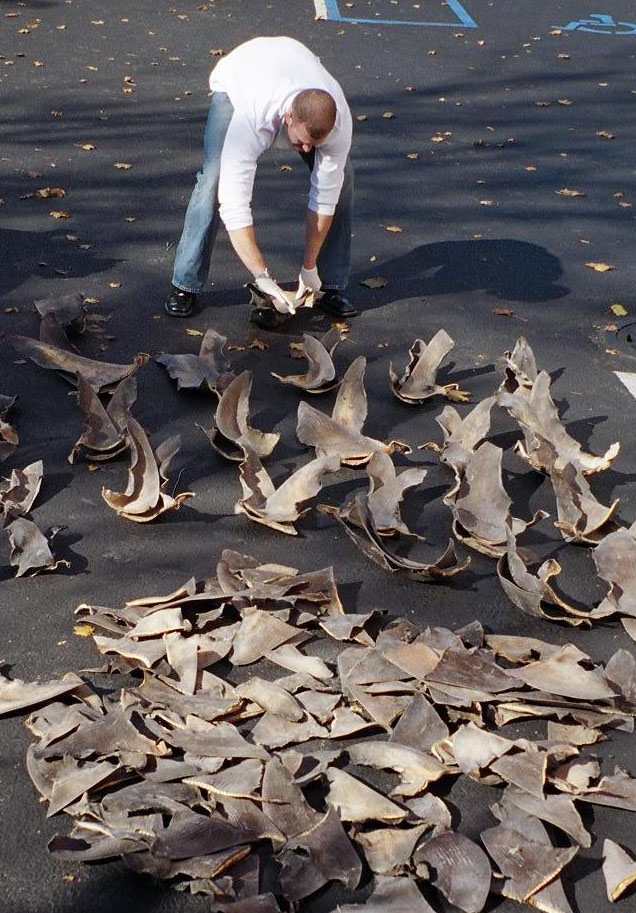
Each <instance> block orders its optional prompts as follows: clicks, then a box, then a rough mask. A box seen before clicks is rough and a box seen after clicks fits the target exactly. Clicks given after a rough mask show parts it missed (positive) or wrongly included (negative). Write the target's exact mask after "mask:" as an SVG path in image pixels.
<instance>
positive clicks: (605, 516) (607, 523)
mask: <svg viewBox="0 0 636 913" xmlns="http://www.w3.org/2000/svg"><path fill="white" fill-rule="evenodd" d="M550 481H551V482H552V487H553V489H554V494H555V497H556V502H557V514H558V517H559V519H558V520H557V521H555V524H554V525H555V526H556V527H557V529H560V530H561V533H562V535H563V538H564V539H565V541H566V542H584V543H587V544H589V545H596V544H597V543H599V542H600V541H601V539H603V537H604V536H606V535H607V534H608V533H612V532H615V531H616V529H617V528H618V527H617V524H616V523H615V522H614V521H613V520H612V517H613V516H614V514H615V513H616V509H617V507H618V505H619V499H618V498H616V500H615V501H613V502H612V504H611V505H610V506H609V507H605V505H603V504H601V503H600V501H597V499H596V498H595V497H594V495H593V494H592V490H591V488H590V485H589V482H588V481H587V479H586V478H585V476H584V474H583V472H582V471H581V470H580V469H577V467H576V466H575V465H574V464H573V463H566V464H565V465H559V464H558V463H555V464H554V465H553V466H552V469H551V471H550Z"/></svg>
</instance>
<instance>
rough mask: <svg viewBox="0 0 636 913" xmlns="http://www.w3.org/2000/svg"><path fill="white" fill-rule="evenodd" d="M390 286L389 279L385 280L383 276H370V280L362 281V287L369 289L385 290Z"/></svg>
mask: <svg viewBox="0 0 636 913" xmlns="http://www.w3.org/2000/svg"><path fill="white" fill-rule="evenodd" d="M388 284H389V280H388V279H383V278H382V276H370V277H369V278H368V279H361V280H360V285H365V286H366V287H367V288H385V286H387V285H388Z"/></svg>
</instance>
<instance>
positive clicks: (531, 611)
mask: <svg viewBox="0 0 636 913" xmlns="http://www.w3.org/2000/svg"><path fill="white" fill-rule="evenodd" d="M506 527H507V529H506V536H507V540H506V541H507V547H506V552H505V553H504V554H503V555H502V556H501V557H500V558H499V561H498V562H497V576H498V577H499V582H500V583H501V586H502V588H503V590H504V592H505V593H506V595H507V596H508V598H509V599H510V600H511V602H513V603H514V605H516V606H517V608H519V609H521V611H522V612H525V613H526V615H534V616H535V617H537V618H545V619H546V620H548V621H564V622H566V624H569V625H586V624H591V622H592V621H593V620H594V619H596V618H605V617H607V616H608V615H612V614H613V613H614V611H615V609H613V608H611V607H605V608H603V607H602V606H599V607H598V608H597V609H592V610H590V611H583V610H581V609H577V608H576V607H575V606H573V605H571V604H570V603H569V602H566V601H565V600H564V599H562V598H561V597H560V596H559V594H558V593H557V592H556V590H555V589H554V587H553V586H552V584H551V583H550V581H551V579H552V578H553V577H556V576H558V574H560V573H561V565H560V564H559V562H558V561H556V560H555V559H554V558H548V559H547V560H546V561H544V562H543V563H542V564H540V565H539V562H538V560H536V559H535V558H534V556H532V555H531V554H530V553H529V551H528V550H527V549H523V550H520V549H517V541H516V537H515V535H514V533H513V532H512V529H511V522H510V518H508V520H507V521H506ZM634 545H635V546H636V542H635V543H634ZM533 565H539V566H538V567H536V570H535V569H534V568H533V570H532V571H531V570H530V567H531V566H533Z"/></svg>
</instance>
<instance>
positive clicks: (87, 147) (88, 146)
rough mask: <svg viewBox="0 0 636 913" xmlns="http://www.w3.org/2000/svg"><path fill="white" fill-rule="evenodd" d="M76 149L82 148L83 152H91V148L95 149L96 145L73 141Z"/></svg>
mask: <svg viewBox="0 0 636 913" xmlns="http://www.w3.org/2000/svg"><path fill="white" fill-rule="evenodd" d="M75 145H76V146H77V148H78V149H83V150H84V152H92V151H93V149H96V148H97V146H93V144H92V143H75Z"/></svg>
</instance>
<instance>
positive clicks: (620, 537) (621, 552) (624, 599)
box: [592, 524, 636, 618]
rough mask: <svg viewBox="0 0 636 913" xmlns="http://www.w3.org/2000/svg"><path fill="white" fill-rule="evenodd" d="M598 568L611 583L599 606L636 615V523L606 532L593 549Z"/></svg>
mask: <svg viewBox="0 0 636 913" xmlns="http://www.w3.org/2000/svg"><path fill="white" fill-rule="evenodd" d="M592 557H593V558H594V564H595V565H596V572H597V574H598V575H599V577H601V578H602V579H603V580H605V581H606V582H607V583H609V585H610V589H609V592H608V594H607V596H606V597H605V599H603V601H602V602H601V604H600V605H599V610H606V611H607V613H608V614H610V613H611V612H620V613H621V614H623V615H630V616H632V618H636V524H632V526H630V527H629V529H617V530H616V531H615V532H612V533H609V534H608V535H607V536H605V537H604V538H603V539H601V541H600V542H599V544H598V545H597V546H596V548H595V549H594V551H593V552H592Z"/></svg>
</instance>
